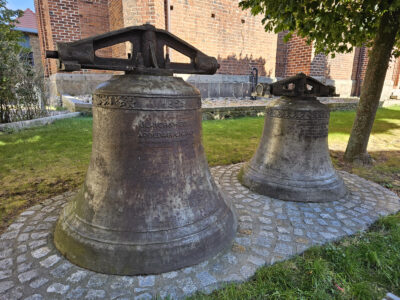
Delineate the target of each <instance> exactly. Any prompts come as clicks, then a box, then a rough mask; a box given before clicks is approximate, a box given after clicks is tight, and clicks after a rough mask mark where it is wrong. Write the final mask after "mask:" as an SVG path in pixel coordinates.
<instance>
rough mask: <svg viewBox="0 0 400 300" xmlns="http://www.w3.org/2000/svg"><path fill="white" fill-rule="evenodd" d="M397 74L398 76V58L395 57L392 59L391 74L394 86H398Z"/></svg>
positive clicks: (399, 73)
mask: <svg viewBox="0 0 400 300" xmlns="http://www.w3.org/2000/svg"><path fill="white" fill-rule="evenodd" d="M399 76H400V58H396V60H395V61H394V67H393V75H392V80H393V87H394V88H397V87H398V86H399Z"/></svg>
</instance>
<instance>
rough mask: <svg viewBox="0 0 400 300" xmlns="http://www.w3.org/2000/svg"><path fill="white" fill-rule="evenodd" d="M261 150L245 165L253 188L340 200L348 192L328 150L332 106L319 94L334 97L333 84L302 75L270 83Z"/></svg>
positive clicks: (303, 198) (280, 195)
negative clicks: (276, 96) (330, 85)
mask: <svg viewBox="0 0 400 300" xmlns="http://www.w3.org/2000/svg"><path fill="white" fill-rule="evenodd" d="M269 89H270V92H271V94H278V95H285V96H284V97H282V98H279V99H277V100H273V101H271V103H270V104H268V105H267V107H266V111H265V123H264V131H263V135H262V138H261V141H260V144H259V146H258V149H257V151H256V153H255V155H254V156H253V158H252V159H251V161H250V162H249V163H248V164H247V165H246V166H245V167H244V172H243V177H242V181H243V184H244V185H246V186H248V187H249V188H250V189H251V190H253V191H255V192H257V193H260V194H263V195H267V196H270V197H273V198H277V199H281V200H288V201H302V202H324V201H334V200H338V199H340V198H342V197H345V196H346V194H347V190H346V187H345V185H344V183H343V181H342V179H341V178H340V177H339V175H338V174H337V172H336V171H335V169H334V168H333V166H332V162H331V160H330V157H329V149H328V140H327V138H328V124H329V109H328V107H327V106H325V105H324V104H322V103H320V102H319V101H318V100H317V99H316V96H318V95H321V94H322V95H333V94H334V92H335V90H334V88H333V87H327V86H324V85H323V84H321V83H319V82H318V81H316V80H314V79H312V78H310V77H307V76H305V75H304V74H299V75H296V76H294V77H291V78H288V79H285V80H283V81H278V82H276V83H274V84H271V85H269Z"/></svg>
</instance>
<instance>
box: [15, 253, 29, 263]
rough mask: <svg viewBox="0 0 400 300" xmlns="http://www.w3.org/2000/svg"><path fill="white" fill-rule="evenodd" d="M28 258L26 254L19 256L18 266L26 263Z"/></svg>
mask: <svg viewBox="0 0 400 300" xmlns="http://www.w3.org/2000/svg"><path fill="white" fill-rule="evenodd" d="M27 259H28V258H27V257H26V255H25V254H21V255H18V256H17V264H19V263H22V262H24V261H26V260H27Z"/></svg>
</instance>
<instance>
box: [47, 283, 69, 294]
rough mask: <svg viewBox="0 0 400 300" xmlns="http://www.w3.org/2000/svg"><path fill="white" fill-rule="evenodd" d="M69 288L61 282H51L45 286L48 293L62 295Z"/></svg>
mask: <svg viewBox="0 0 400 300" xmlns="http://www.w3.org/2000/svg"><path fill="white" fill-rule="evenodd" d="M68 290H69V285H65V284H61V283H58V282H56V283H53V284H51V285H50V286H49V287H48V288H47V292H48V293H56V294H60V295H64V294H65V293H66V292H67V291H68Z"/></svg>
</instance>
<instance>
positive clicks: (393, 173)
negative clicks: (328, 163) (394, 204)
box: [330, 149, 400, 196]
mask: <svg viewBox="0 0 400 300" xmlns="http://www.w3.org/2000/svg"><path fill="white" fill-rule="evenodd" d="M368 153H369V154H370V155H371V157H372V158H373V160H374V163H373V165H369V166H362V165H356V164H351V163H348V162H345V161H344V160H343V155H344V152H343V151H330V154H331V159H332V163H333V164H334V166H335V168H336V169H338V170H343V171H346V172H349V173H353V174H356V175H358V176H360V177H362V178H365V179H367V180H370V181H373V182H376V183H378V184H380V185H382V186H384V187H386V188H387V189H389V190H391V191H393V192H395V193H396V194H397V195H399V196H400V149H399V150H390V151H371V152H368Z"/></svg>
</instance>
